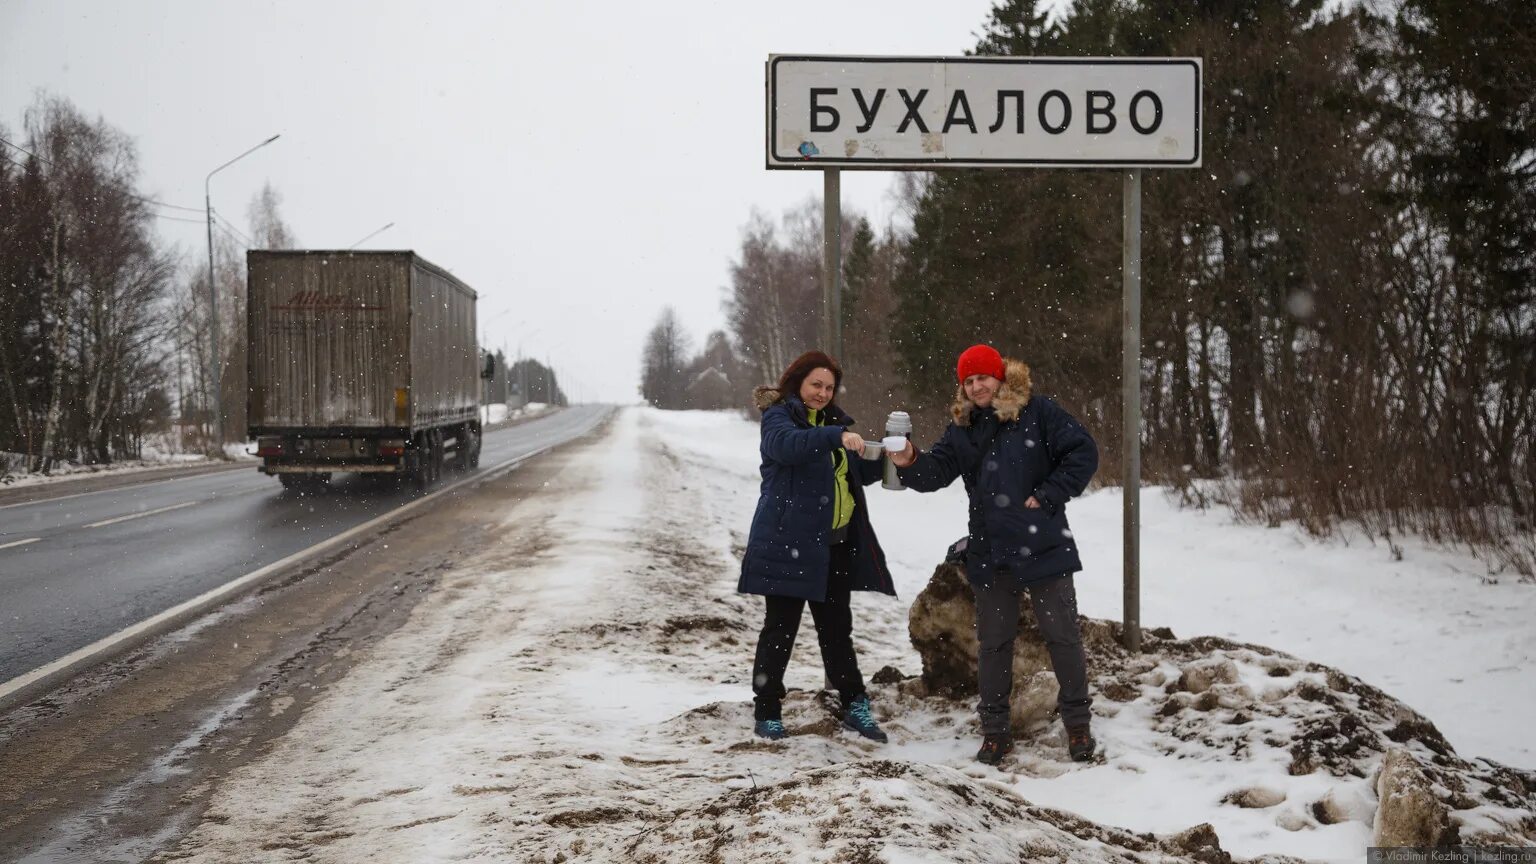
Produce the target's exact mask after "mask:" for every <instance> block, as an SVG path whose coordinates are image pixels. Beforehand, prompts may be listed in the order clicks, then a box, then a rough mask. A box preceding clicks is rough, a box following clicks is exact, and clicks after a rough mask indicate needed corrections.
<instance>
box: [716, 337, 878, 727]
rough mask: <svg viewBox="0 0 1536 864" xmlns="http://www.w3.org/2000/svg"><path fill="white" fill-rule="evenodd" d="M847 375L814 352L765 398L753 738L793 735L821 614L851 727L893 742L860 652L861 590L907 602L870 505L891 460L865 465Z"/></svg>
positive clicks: (746, 565) (824, 645)
mask: <svg viewBox="0 0 1536 864" xmlns="http://www.w3.org/2000/svg"><path fill="white" fill-rule="evenodd" d="M842 379H843V370H842V369H840V368H839V367H838V365H837V363H836V361H834V360H833V359H832V358H831V357H828V356H827V355H826V354H823V353H822V352H820V351H808V352H806V353H804V354H802V355H800V356H799V357H798V358H796V359H795V361H794V362H793V363H791V364H789V368H788V369H785V370H784V374H783V375H781V376H780V377H779V383H778V386H776V387H768V386H764V387H758V388H757V389H756V390H755V391H753V397H754V400H755V401H756V403H757V407H758V408H760V409H762V412H763V422H762V444H761V446H760V450H761V453H762V459H763V463H762V468H761V471H762V475H763V485H762V493H761V495H760V496H759V497H758V499H757V512H756V513H754V514H753V516H752V532H751V534H750V536H749V537H748V539H747V553H746V555H745V556H744V557H743V558H742V561H741V581H740V583H739V584H738V585H737V590H738V591H741V592H742V593H744V594H762V595H764V597H765V598H766V601H767V602H766V605H767V612H766V616H765V618H764V621H763V630H762V633H761V634H760V635H759V636H758V639H757V657H756V660H755V661H754V663H753V666H752V692H753V693H754V694H755V699H754V702H755V703H756V710H755V712H754V719H755V723H754V726H753V731H754V732H755V733H756V734H757V735H759V736H761V737H763V738H768V739H772V740H777V739H780V738H783V737H784V736H785V734H786V733H785V731H784V722H783V717H782V715H781V713H780V712H781V711H782V703H783V699H784V692H785V690H784V670H785V668H787V667H788V666H789V655H790V651H791V650H792V649H793V648H794V646H795V634H796V633H797V632H798V631H799V629H800V614H801V612H802V611H803V610H804V609H805V604H806V603H809V604H810V605H811V618H812V620H814V621H815V622H816V636H817V640H818V641H819V642H820V643H821V662H822V665H823V666H824V667H825V668H826V674H827V679H828V680H829V681H830V682H831V683H832V686H833V687H836V688H837V690H838V693H839V695H840V696H841V697H842V705H843V724H844V725H845V726H847V727H848V728H850V729H852V730H854V731H855V732H858V733H859V734H860V735H863V736H864V737H865V738H869V739H871V740H873V741H880V742H884V741H885V740H886V735H885V733H884V732H882V731H881V730H880V726H879V724H878V723H876V722H875V718H874V716H873V715H872V714H871V713H870V705H869V695H868V693H866V692H865V690H864V677H863V675H861V674H860V673H859V661H858V657H857V656H856V655H855V653H854V650H853V614H852V609H851V608H850V607H849V599H850V596H849V595H850V592H852V591H882V592H884V593H886V594H890V595H891V596H893V597H894V596H895V595H896V587H895V584H894V583H893V582H892V581H891V574H890V571H889V570H888V569H886V566H885V553H884V552H881V551H880V544H879V542H878V541H876V539H875V531H874V529H873V528H871V527H870V524H869V512H868V508H866V507H865V506H864V488H863V487H865V486H867V485H869V484H870V483H873V482H875V481H876V480H878V479H880V462H879V461H878V460H865V459H862V458H860V454H861V452H862V451H863V449H864V441H863V439H861V438H860V437H859V436H858V435H857V434H856V433H853V432H849V431H848V427H850V426H852V425H853V418H852V417H849V416H848V415H847V414H845V413H843V411H842V409H840V408H838V407H837V404H836V403H835V402H834V401H833V400H834V398H835V397H836V395H837V387H838V385H839V384H840V383H841V382H842Z"/></svg>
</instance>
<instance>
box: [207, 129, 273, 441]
mask: <svg viewBox="0 0 1536 864" xmlns="http://www.w3.org/2000/svg"><path fill="white" fill-rule="evenodd" d="M281 137H282V133H278V134H277V135H273V136H272V137H271V138H268V139H267V140H265V141H263V142H261V143H260V144H257V145H256V146H255V147H252V148H251V149H249V150H247V151H245V152H244V153H241V154H240V155H239V156H236V157H235V158H233V159H231V160H229V161H228V162H225V163H224V164H223V165H220V166H219V167H217V168H215V169H213V170H212V171H209V172H208V176H207V177H205V178H204V179H203V208H204V213H205V215H206V216H207V221H208V309H209V314H210V317H211V318H212V326H211V327H210V331H211V334H212V335H211V337H210V338H211V340H212V344H211V346H210V347H211V349H212V352H213V357H212V366H213V374H212V375H211V376H210V377H211V378H212V379H213V440H214V441H215V442H217V443H218V445H219V450H220V451H222V450H223V449H224V406H223V405H222V404H220V403H221V402H222V401H223V397H222V396H221V394H220V393H219V389H220V387H221V386H222V384H223V377H224V376H223V371H224V370H223V365H224V364H223V362H222V360H221V359H220V357H219V288H218V283H217V282H216V281H215V279H214V275H213V192H212V185H211V184H212V182H213V175H215V174H217V173H219V172H220V171H223V170H224V169H225V168H228V167H229V166H231V165H233V164H235V163H236V162H239V161H240V160H241V159H244V158H245V157H247V156H249V155H251V154H252V153H255V152H256V151H257V150H260V149H261V148H263V147H265V146H267V145H268V144H271V143H272V142H273V141H276V140H277V139H278V138H281Z"/></svg>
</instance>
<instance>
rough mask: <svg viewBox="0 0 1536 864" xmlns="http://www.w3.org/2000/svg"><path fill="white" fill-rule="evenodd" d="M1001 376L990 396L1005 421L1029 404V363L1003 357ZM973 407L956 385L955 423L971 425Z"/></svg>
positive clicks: (952, 409)
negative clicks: (999, 383) (995, 393)
mask: <svg viewBox="0 0 1536 864" xmlns="http://www.w3.org/2000/svg"><path fill="white" fill-rule="evenodd" d="M1003 376H1004V377H1003V386H1002V387H999V388H998V390H997V395H995V396H993V397H992V407H993V408H994V409H996V410H997V419H998V421H999V422H1002V423H1007V422H1008V421H1010V420H1017V419H1019V412H1020V411H1022V410H1023V409H1024V406H1025V405H1027V404H1029V397H1030V396H1031V395H1033V393H1034V384H1033V382H1031V380H1030V377H1029V364H1028V363H1025V362H1023V361H1021V360H1014V359H1012V358H1008V357H1004V358H1003ZM758 389H762V388H758ZM975 409H976V404H975V403H974V402H972V401H971V400H969V399H967V398H965V386H964V385H959V386H957V387H956V388H955V401H954V402H953V403H951V404H950V406H949V415H950V417H951V418H953V420H954V421H955V425H956V426H969V425H971V412H972V411H974V410H975Z"/></svg>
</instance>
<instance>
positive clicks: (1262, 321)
mask: <svg viewBox="0 0 1536 864" xmlns="http://www.w3.org/2000/svg"><path fill="white" fill-rule="evenodd" d="M974 53H976V54H979V55H993V56H1001V55H1018V56H1025V55H1028V56H1197V57H1202V58H1204V74H1205V88H1204V93H1205V97H1204V106H1203V115H1202V116H1203V127H1204V128H1203V136H1204V153H1205V155H1204V167H1202V168H1200V169H1194V170H1166V171H1148V172H1146V174H1145V176H1144V179H1143V203H1142V207H1143V217H1142V219H1143V228H1142V231H1143V238H1142V255H1143V262H1142V267H1143V295H1144V296H1143V307H1142V310H1143V311H1142V328H1143V330H1142V333H1143V345H1142V357H1143V362H1142V367H1141V372H1140V382H1139V383H1140V387H1141V391H1142V400H1143V406H1144V409H1143V411H1144V418H1143V419H1144V422H1143V427H1142V433H1141V434H1142V442H1141V443H1142V452H1143V463H1144V468H1145V471H1146V473H1147V475H1148V479H1151V480H1155V481H1160V482H1164V483H1168V484H1171V485H1173V486H1175V487H1176V488H1178V489H1181V490H1183V491H1184V492H1185V493H1186V495H1188V496H1190V497H1191V498H1192V499H1194V500H1204V499H1205V498H1207V497H1209V496H1212V495H1215V496H1218V497H1220V498H1221V499H1222V500H1224V501H1227V502H1229V503H1231V504H1232V505H1233V506H1235V507H1236V508H1237V510H1238V512H1239V513H1241V514H1244V515H1246V516H1248V517H1250V518H1252V519H1255V520H1257V521H1261V522H1263V523H1266V524H1279V523H1280V522H1281V521H1285V520H1295V521H1297V522H1299V523H1300V524H1301V525H1302V526H1304V527H1305V528H1307V529H1308V530H1310V531H1313V532H1315V533H1318V534H1326V533H1328V532H1330V531H1332V530H1334V529H1335V528H1336V527H1337V526H1339V525H1340V524H1341V523H1352V524H1356V525H1359V526H1363V527H1364V528H1365V529H1366V530H1367V532H1369V533H1370V534H1371V535H1372V536H1374V537H1379V538H1384V539H1385V540H1386V542H1388V543H1393V544H1395V542H1396V538H1397V537H1398V536H1399V535H1401V534H1402V533H1405V532H1416V533H1419V534H1422V535H1425V536H1428V537H1430V538H1432V539H1437V540H1443V541H1450V542H1457V543H1462V544H1467V545H1469V546H1471V547H1473V548H1475V549H1477V550H1480V551H1481V552H1483V553H1486V554H1485V555H1484V557H1485V558H1486V559H1487V560H1488V561H1489V562H1490V564H1491V566H1492V568H1493V569H1495V570H1498V569H1504V568H1507V567H1513V568H1514V569H1515V570H1517V571H1519V572H1521V573H1524V574H1526V575H1528V576H1529V575H1531V574H1533V573H1536V458H1533V454H1532V447H1533V443H1536V381H1533V375H1536V217H1533V215H1532V214H1536V64H1532V63H1531V62H1529V58H1530V57H1532V56H1536V6H1533V5H1531V4H1528V3H1526V2H1524V0H1484V2H1480V3H1476V4H1462V3H1454V2H1450V0H1401V2H1396V3H1391V4H1386V3H1370V2H1366V3H1354V4H1347V5H1345V6H1342V7H1339V6H1337V5H1336V4H1331V3H1327V2H1324V0H1197V2H1189V0H1140V2H1134V3H1133V2H1126V0H1076V2H1074V3H1072V4H1071V6H1070V7H1069V8H1068V9H1067V10H1066V11H1065V13H1064V14H1062V15H1061V16H1060V17H1058V18H1054V19H1053V18H1050V17H1048V15H1047V14H1046V12H1045V10H1044V9H1043V8H1042V6H1041V4H1038V3H1036V2H1034V0H1005V2H999V3H997V4H996V5H995V6H994V8H993V10H992V12H991V14H990V16H989V18H988V20H987V21H986V22H985V24H984V27H983V29H982V30H981V32H980V34H979V39H978V42H977V44H976V46H975V49H974ZM899 197H900V199H901V200H902V201H903V203H904V205H905V207H906V214H905V215H906V216H907V218H908V219H909V220H910V225H903V226H900V227H893V226H883V227H882V228H881V229H880V230H878V231H876V230H873V227H872V226H870V225H868V224H867V223H866V222H865V221H863V220H861V219H858V218H857V217H853V218H852V219H850V220H849V221H848V222H847V223H845V225H844V226H843V235H842V236H843V237H844V241H843V243H844V248H843V259H842V260H843V262H844V265H843V266H844V274H843V277H844V281H845V283H846V285H847V288H846V294H845V300H844V304H843V308H844V310H845V321H844V326H845V330H844V332H845V334H846V335H845V347H844V357H843V358H841V359H842V360H843V362H844V363H845V365H846V367H847V370H846V371H847V377H846V379H845V384H846V385H847V392H846V393H845V394H844V395H843V397H841V398H842V399H843V401H844V402H845V404H846V405H848V406H849V407H850V410H851V411H853V413H854V414H855V416H859V417H860V418H861V419H864V420H866V423H865V424H864V425H865V426H867V427H869V428H873V427H875V426H877V425H878V424H879V422H880V420H881V418H882V417H883V412H884V411H885V410H887V409H888V408H890V407H896V406H898V405H900V406H901V407H905V408H907V409H908V410H910V411H912V412H913V413H914V415H915V417H916V418H917V421H918V423H919V428H920V429H927V430H929V432H930V433H931V434H935V435H936V434H937V432H938V430H939V428H941V426H942V423H943V422H944V421H945V419H946V417H945V409H946V406H947V405H948V403H949V401H950V399H951V397H952V395H953V392H954V387H955V384H954V377H953V375H954V373H953V369H954V358H955V356H956V355H957V354H958V352H959V351H960V350H961V349H963V348H964V347H965V346H967V345H969V344H971V343H973V342H978V341H986V342H990V343H991V344H993V345H995V346H997V347H998V348H999V349H1000V350H1002V351H1003V352H1004V353H1005V354H1009V355H1013V356H1017V357H1019V358H1021V359H1024V360H1025V361H1027V362H1029V363H1030V364H1031V365H1032V367H1033V369H1034V371H1035V380H1036V382H1037V384H1036V386H1037V388H1038V389H1039V390H1040V391H1041V392H1044V393H1047V394H1049V395H1051V396H1053V397H1054V398H1057V399H1058V400H1060V401H1061V402H1063V403H1064V404H1065V405H1066V406H1067V407H1069V409H1070V410H1072V411H1073V412H1074V413H1076V414H1078V416H1080V417H1082V418H1083V419H1084V420H1085V421H1086V422H1087V423H1089V424H1090V426H1091V427H1092V429H1093V430H1094V433H1095V435H1096V436H1097V437H1098V438H1099V440H1100V443H1101V445H1102V449H1103V452H1104V455H1105V457H1106V458H1105V460H1104V465H1103V471H1102V472H1101V474H1100V479H1101V480H1106V481H1112V480H1113V478H1116V477H1118V476H1119V467H1118V464H1117V463H1118V458H1119V452H1120V429H1121V397H1120V391H1121V374H1122V373H1121V367H1120V345H1121V274H1120V253H1121V250H1120V238H1119V227H1120V207H1121V178H1120V175H1119V174H1117V173H1115V172H1108V171H1073V170H1029V171H983V170H956V171H946V172H942V173H928V174H917V173H914V174H909V175H903V182H902V184H901V187H900V189H899ZM819 213H820V205H819V203H818V202H814V201H813V202H809V203H808V204H806V205H805V206H804V207H803V208H800V209H798V210H794V211H791V212H789V213H786V214H785V215H784V217H783V219H782V220H780V221H779V222H778V223H777V224H775V223H774V222H772V221H770V220H769V219H767V218H766V217H764V216H762V215H760V214H755V213H754V214H753V216H752V217H751V219H750V220H749V222H748V223H747V225H746V226H745V227H744V229H743V231H742V241H741V246H740V251H739V254H738V257H737V258H736V260H735V261H734V262H733V264H732V270H731V280H730V285H729V287H728V288H727V292H726V293H727V298H726V312H727V319H728V321H729V327H730V337H731V338H730V347H731V348H732V350H733V351H734V354H735V357H736V358H738V359H737V360H736V362H737V363H738V364H739V369H738V374H744V375H745V376H746V377H747V378H748V381H746V382H741V386H739V387H737V388H736V391H735V397H736V402H735V404H744V403H745V400H746V398H747V396H746V394H747V393H748V392H749V391H750V384H751V383H756V382H760V381H770V380H773V378H774V377H775V376H776V375H777V372H778V370H780V369H782V368H783V365H784V364H785V363H786V362H787V361H788V359H790V358H792V357H793V356H795V354H797V353H798V352H799V351H801V350H804V349H806V348H809V347H813V346H815V347H820V346H817V345H816V343H817V339H818V335H817V334H818V321H819V316H820V303H821V301H820V290H821V289H820V278H821V263H820V258H821V256H820V243H821V226H820V221H819ZM658 404H659V403H658Z"/></svg>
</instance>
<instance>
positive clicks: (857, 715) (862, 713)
mask: <svg viewBox="0 0 1536 864" xmlns="http://www.w3.org/2000/svg"><path fill="white" fill-rule="evenodd" d="M843 725H844V726H847V727H848V728H849V729H852V730H853V731H855V732H857V733H859V734H860V735H863V736H864V737H865V738H868V739H869V740H871V741H879V742H880V743H881V744H884V743H885V742H886V741H887V740H889V739H887V738H886V735H885V733H884V732H882V731H880V724H879V723H876V722H875V715H873V714H871V713H870V711H869V697H868V696H860V697H859V698H857V699H855V700H853V701H852V702H849V703H848V708H847V710H845V711H844V712H843Z"/></svg>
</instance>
